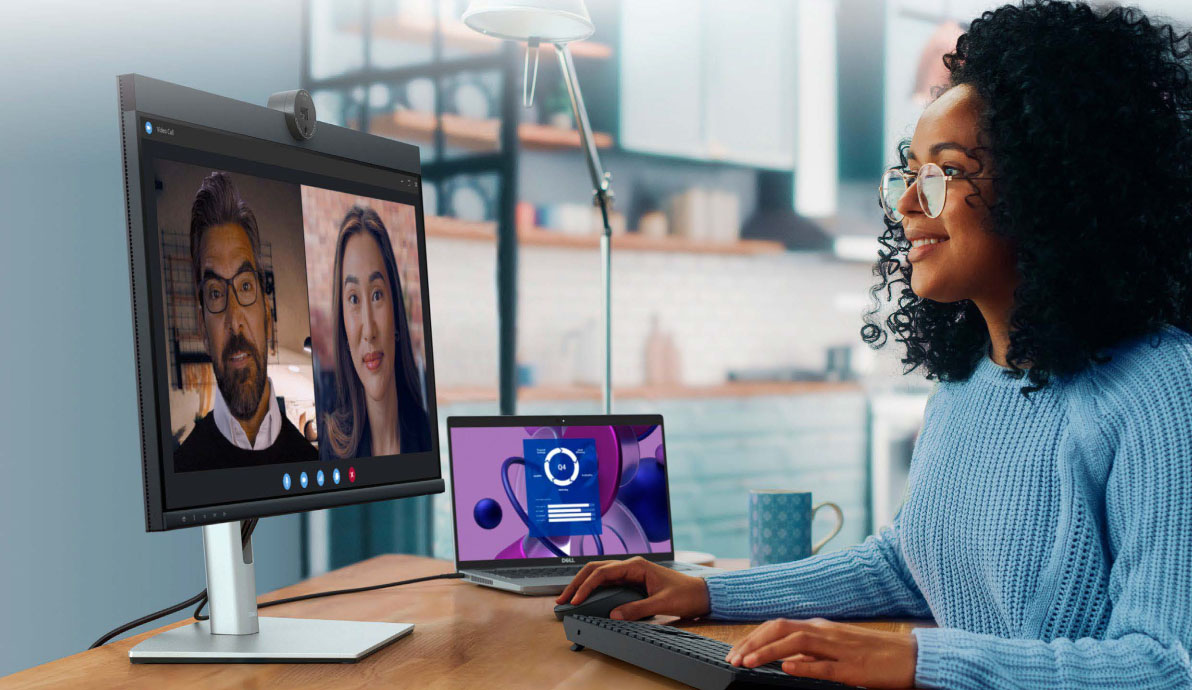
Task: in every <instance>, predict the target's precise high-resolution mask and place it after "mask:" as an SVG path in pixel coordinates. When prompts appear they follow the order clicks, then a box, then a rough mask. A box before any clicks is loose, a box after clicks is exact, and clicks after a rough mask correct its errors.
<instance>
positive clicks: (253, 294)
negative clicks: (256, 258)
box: [199, 269, 261, 314]
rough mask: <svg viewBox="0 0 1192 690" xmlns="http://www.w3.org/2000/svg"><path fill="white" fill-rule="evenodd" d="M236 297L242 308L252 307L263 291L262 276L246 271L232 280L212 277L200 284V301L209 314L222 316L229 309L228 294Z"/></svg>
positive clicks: (255, 272)
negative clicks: (258, 294) (233, 294)
mask: <svg viewBox="0 0 1192 690" xmlns="http://www.w3.org/2000/svg"><path fill="white" fill-rule="evenodd" d="M229 291H231V292H233V293H235V295H236V301H237V302H239V303H240V306H242V307H251V306H252V305H254V304H256V302H257V293H258V292H260V291H261V276H260V274H259V273H258V272H257V271H253V270H249V269H245V270H243V271H241V272H239V273H237V274H236V275H234V276H232V278H231V279H228V278H224V277H222V276H210V277H208V278H206V279H204V280H203V282H202V283H200V284H199V300H200V301H201V302H202V303H203V308H204V309H206V310H207V313H209V314H222V313H223V312H224V310H226V309H227V308H228V292H229Z"/></svg>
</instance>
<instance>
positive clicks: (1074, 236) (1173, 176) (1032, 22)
mask: <svg viewBox="0 0 1192 690" xmlns="http://www.w3.org/2000/svg"><path fill="white" fill-rule="evenodd" d="M1190 55H1192V33H1183V34H1180V33H1177V32H1176V30H1175V29H1174V28H1173V27H1172V26H1171V25H1169V24H1160V23H1156V22H1153V21H1152V20H1151V19H1148V18H1147V17H1146V16H1145V15H1143V14H1142V13H1141V12H1140V11H1138V10H1137V9H1134V8H1123V7H1115V8H1112V9H1108V10H1105V9H1094V8H1092V7H1090V6H1089V5H1087V4H1083V3H1070V2H1052V1H1048V0H1026V1H1025V2H1023V3H1022V4H1021V5H1006V6H1003V7H1001V8H998V9H996V10H993V11H988V12H985V13H983V14H982V15H981V16H980V17H979V18H977V19H975V20H973V22H972V24H971V26H970V27H969V30H968V32H967V33H965V34H964V35H962V36H961V37H960V38H959V39H958V40H957V42H956V50H955V52H952V53H949V54H948V55H947V56H945V57H944V64H945V66H946V67H947V68H948V70H949V71H950V73H951V84H952V86H957V85H960V84H968V85H970V86H971V88H973V89H974V90H975V91H976V93H977V94H978V95H979V96H980V99H981V101H982V104H981V114H980V125H979V127H980V130H981V131H980V132H979V135H980V138H979V141H980V142H981V145H982V147H983V148H986V149H987V151H988V153H989V156H990V158H992V161H993V167H994V168H995V169H996V173H995V180H994V182H993V185H994V186H993V190H994V199H995V201H994V202H993V203H991V204H990V205H989V208H990V218H991V221H992V225H993V231H994V232H996V233H998V234H999V235H1001V236H1003V237H1006V238H1008V239H1009V240H1010V242H1011V245H1012V246H1013V247H1014V251H1015V256H1016V265H1017V270H1018V274H1019V277H1020V284H1019V286H1018V288H1017V289H1016V291H1015V293H1014V308H1013V311H1012V314H1011V318H1010V326H1011V334H1010V345H1009V350H1008V352H1007V354H1006V358H1007V360H1008V363H1009V364H1010V366H1011V367H1012V368H1013V369H1014V370H1015V372H1016V374H1017V375H1018V376H1022V375H1023V373H1024V372H1025V374H1026V377H1027V380H1028V385H1026V386H1024V388H1023V389H1022V390H1023V393H1024V394H1029V393H1030V392H1032V391H1036V390H1039V389H1041V388H1043V387H1045V386H1047V385H1048V383H1049V382H1050V380H1051V379H1052V377H1055V376H1061V377H1062V376H1066V375H1070V374H1073V373H1076V372H1078V371H1080V370H1082V369H1084V368H1085V367H1086V366H1088V365H1089V364H1090V363H1091V362H1100V361H1104V360H1105V358H1106V356H1107V350H1109V349H1110V348H1112V346H1114V345H1115V344H1118V343H1121V342H1122V341H1124V340H1126V339H1130V338H1133V337H1138V336H1142V335H1146V334H1151V333H1154V332H1155V331H1156V330H1157V329H1158V327H1159V326H1161V325H1163V324H1171V325H1173V326H1176V327H1178V328H1181V329H1183V330H1185V331H1192V59H1190V58H1189V56H1190ZM900 157H901V159H902V165H903V166H904V167H905V166H906V142H904V143H903V145H902V146H900ZM971 196H973V195H970V198H969V199H968V200H967V201H968V203H973V200H972V199H971ZM879 239H880V243H881V245H882V247H881V249H880V250H879V252H878V257H879V258H878V261H877V263H876V264H875V265H874V270H873V273H874V275H875V276H876V277H877V278H878V279H879V282H878V283H877V284H876V285H874V286H873V288H872V289H871V290H870V295H871V297H873V300H874V305H873V309H872V310H871V311H870V312H869V313H868V314H866V316H865V325H864V326H863V327H862V329H861V337H862V339H863V340H864V341H865V342H866V343H868V344H869V345H870V346H871V347H873V348H879V347H882V345H884V344H885V343H886V340H887V335H886V333H887V330H888V331H889V332H890V333H892V334H893V335H894V338H895V340H897V341H898V342H900V343H903V344H905V346H906V356H905V357H904V358H903V359H902V362H903V364H904V365H905V369H906V372H907V373H909V372H910V371H913V370H914V369H916V368H918V367H919V366H920V365H922V366H923V367H924V369H925V371H926V373H927V378H928V379H936V380H942V381H962V380H965V379H967V378H968V377H969V376H970V375H971V374H972V372H973V370H974V368H975V367H976V365H977V363H978V362H979V361H980V359H981V357H983V356H984V354H985V348H986V347H987V345H988V329H987V328H986V325H985V321H984V319H983V318H982V316H981V313H980V312H979V311H978V309H977V307H976V306H975V305H974V304H973V303H972V302H971V301H968V300H962V301H959V302H955V303H941V302H934V301H931V300H928V299H923V298H921V297H919V296H917V295H916V294H915V293H914V292H913V291H912V289H911V287H910V284H911V283H910V280H911V271H912V268H911V264H910V263H909V262H907V261H906V254H907V252H909V251H910V248H911V247H910V243H909V242H908V241H907V239H906V235H905V234H904V232H903V228H902V225H901V223H894V222H892V221H890V220H889V219H888V218H887V219H886V231H885V232H884V233H883V234H882V235H881V237H880V238H879ZM898 286H901V287H900V288H899V287H898ZM895 292H897V297H896V302H895V304H894V306H895V307H896V309H894V311H893V312H892V313H890V314H889V315H888V316H887V317H886V318H885V324H884V325H885V328H883V327H882V325H881V323H880V317H877V316H876V315H877V314H878V313H879V311H880V310H881V302H882V300H885V301H887V302H894V301H895Z"/></svg>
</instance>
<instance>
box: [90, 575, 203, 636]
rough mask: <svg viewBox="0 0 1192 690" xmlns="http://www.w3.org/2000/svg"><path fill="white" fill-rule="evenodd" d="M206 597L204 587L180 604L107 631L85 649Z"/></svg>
mask: <svg viewBox="0 0 1192 690" xmlns="http://www.w3.org/2000/svg"><path fill="white" fill-rule="evenodd" d="M206 598H207V590H205V589H204V590H203V591H202V592H199V593H198V594H196V595H194V596H193V597H191V598H189V599H187V600H186V601H184V602H182V603H181V604H175V605H173V606H171V607H169V608H166V609H162V610H160V611H158V612H156V613H151V614H149V615H148V616H145V617H143V618H138V619H136V620H135V621H131V622H129V623H125V624H124V625H122V626H120V627H119V628H116V629H115V630H113V631H111V632H109V633H107V634H106V635H104V636H103V637H101V638H99V639H98V640H96V641H95V642H94V643H93V644H92V645H91V646H90V647H88V648H87V649H95V648H96V647H101V646H103V645H105V644H107V642H108V640H111V639H112V638H113V637H116V636H117V635H120V634H122V633H126V632H128V631H129V630H132V629H133V628H137V627H140V626H142V625H144V624H146V623H148V622H150V621H155V620H157V619H158V618H161V617H162V616H168V615H170V614H171V613H176V612H178V611H181V610H182V609H184V608H186V607H187V606H190V605H191V604H194V603H196V602H198V601H199V600H200V599H203V600H205V599H206Z"/></svg>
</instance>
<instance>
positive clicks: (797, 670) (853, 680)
mask: <svg viewBox="0 0 1192 690" xmlns="http://www.w3.org/2000/svg"><path fill="white" fill-rule="evenodd" d="M917 651H918V647H917V645H916V644H915V636H914V635H912V634H910V633H894V632H882V631H880V630H868V629H866V628H861V627H858V626H856V625H848V624H846V623H833V622H831V621H826V620H824V619H822V618H812V619H810V620H787V619H785V618H779V619H777V620H772V621H768V622H766V623H763V624H762V625H760V626H758V628H757V629H756V630H754V631H753V632H751V633H749V636H748V637H746V638H745V639H744V640H741V641H740V642H738V643H737V644H736V645H733V648H732V649H731V650H729V653H728V656H727V657H726V658H725V661H727V662H728V663H730V664H732V665H734V666H745V667H748V668H753V667H755V666H761V665H762V664H767V663H769V662H771V661H776V660H778V659H785V661H783V662H782V670H783V671H786V672H787V673H789V674H791V675H793V676H805V677H808V678H821V679H823V680H831V681H835V682H837V683H845V684H848V685H863V686H865V687H868V688H909V687H913V686H914V684H915V655H916V652H917Z"/></svg>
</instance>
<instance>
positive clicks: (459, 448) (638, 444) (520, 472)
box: [450, 425, 671, 561]
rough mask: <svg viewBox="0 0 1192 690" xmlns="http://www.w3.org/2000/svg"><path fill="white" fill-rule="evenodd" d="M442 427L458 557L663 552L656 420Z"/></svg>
mask: <svg viewBox="0 0 1192 690" xmlns="http://www.w3.org/2000/svg"><path fill="white" fill-rule="evenodd" d="M450 434H451V439H450V440H451V459H452V460H451V461H452V482H453V486H452V492H453V493H454V495H455V510H456V515H455V525H456V544H457V549H458V555H459V560H461V561H491V560H505V559H522V558H556V557H576V556H598V555H613V554H617V555H624V554H649V553H660V552H669V551H671V533H670V519H669V506H668V505H667V491H666V454H665V451H664V448H663V442H662V429H661V427H658V426H653V425H651V426H630V425H617V426H557V427H453V428H452V429H451V430H450Z"/></svg>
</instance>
